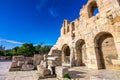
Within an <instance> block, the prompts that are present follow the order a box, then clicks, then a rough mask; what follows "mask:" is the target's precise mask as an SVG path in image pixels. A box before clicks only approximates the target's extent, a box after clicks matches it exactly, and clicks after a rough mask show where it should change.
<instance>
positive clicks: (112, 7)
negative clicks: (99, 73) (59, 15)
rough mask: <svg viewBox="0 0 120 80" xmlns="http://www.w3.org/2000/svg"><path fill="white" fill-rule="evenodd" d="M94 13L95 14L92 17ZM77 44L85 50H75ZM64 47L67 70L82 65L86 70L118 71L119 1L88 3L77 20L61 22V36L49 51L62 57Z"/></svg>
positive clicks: (119, 49) (119, 59)
mask: <svg viewBox="0 0 120 80" xmlns="http://www.w3.org/2000/svg"><path fill="white" fill-rule="evenodd" d="M96 9H98V13H97V14H96V15H94V11H95V10H96ZM106 34H108V35H107V36H106V37H105V38H104V36H105V35H106ZM109 35H111V37H109ZM102 36H103V37H102ZM79 40H83V41H84V46H85V47H83V48H79V47H81V45H82V44H81V42H79V43H77V42H78V41H79ZM100 40H102V41H100ZM100 42H101V43H100ZM65 44H67V45H68V46H69V48H70V64H71V66H80V63H81V61H82V63H84V65H85V66H87V67H89V68H95V69H101V68H105V69H120V0H88V3H87V4H86V5H85V6H83V8H82V9H81V10H80V17H79V18H78V19H76V20H74V21H72V22H69V21H68V20H65V21H64V23H63V25H62V28H61V36H60V37H59V38H58V41H57V42H56V44H55V45H54V47H53V48H52V49H58V50H62V52H63V53H62V55H63V54H64V51H63V48H64V45H65ZM76 44H80V45H76ZM98 44H99V45H100V46H98ZM111 45H112V46H111ZM79 50H80V51H79ZM101 54H102V55H101ZM85 55H86V56H85ZM106 56H113V57H109V58H106ZM83 58H84V59H83ZM81 59H82V60H81ZM101 64H102V65H103V64H104V66H100V65H101Z"/></svg>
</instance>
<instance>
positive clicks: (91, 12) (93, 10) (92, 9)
mask: <svg viewBox="0 0 120 80" xmlns="http://www.w3.org/2000/svg"><path fill="white" fill-rule="evenodd" d="M97 13H99V9H98V6H97V3H96V1H92V2H91V3H90V4H89V5H88V16H89V18H90V17H92V16H95V15H96V14H97Z"/></svg>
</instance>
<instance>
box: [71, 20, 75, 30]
mask: <svg viewBox="0 0 120 80" xmlns="http://www.w3.org/2000/svg"><path fill="white" fill-rule="evenodd" d="M71 27H72V31H74V30H75V23H74V22H73V23H72V26H71Z"/></svg>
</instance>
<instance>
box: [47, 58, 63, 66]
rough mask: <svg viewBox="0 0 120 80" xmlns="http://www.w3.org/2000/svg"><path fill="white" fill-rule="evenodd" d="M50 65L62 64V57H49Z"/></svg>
mask: <svg viewBox="0 0 120 80" xmlns="http://www.w3.org/2000/svg"><path fill="white" fill-rule="evenodd" d="M47 59H48V61H47V62H48V65H50V66H61V59H60V58H58V56H52V57H48V58H47Z"/></svg>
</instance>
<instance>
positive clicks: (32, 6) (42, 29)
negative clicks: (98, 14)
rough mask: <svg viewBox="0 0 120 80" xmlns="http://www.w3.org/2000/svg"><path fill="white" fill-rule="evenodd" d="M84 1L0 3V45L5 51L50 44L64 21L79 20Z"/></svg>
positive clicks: (6, 0)
mask: <svg viewBox="0 0 120 80" xmlns="http://www.w3.org/2000/svg"><path fill="white" fill-rule="evenodd" d="M86 3H87V0H0V45H1V44H2V45H4V46H5V47H6V48H7V49H8V48H13V47H15V46H20V45H21V44H23V43H25V42H27V43H33V44H39V43H41V42H44V44H47V45H54V44H55V43H56V41H57V39H58V37H59V36H60V29H61V26H62V23H63V20H64V19H68V20H70V21H72V20H74V19H76V18H78V17H79V11H80V9H81V8H82V6H83V5H85V4H86Z"/></svg>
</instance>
